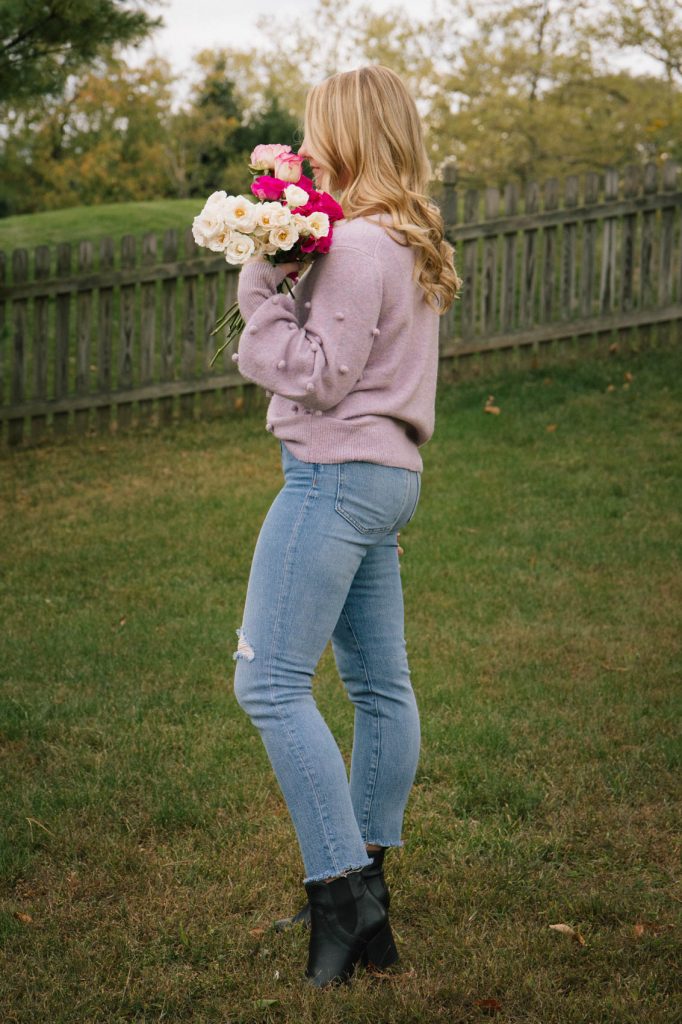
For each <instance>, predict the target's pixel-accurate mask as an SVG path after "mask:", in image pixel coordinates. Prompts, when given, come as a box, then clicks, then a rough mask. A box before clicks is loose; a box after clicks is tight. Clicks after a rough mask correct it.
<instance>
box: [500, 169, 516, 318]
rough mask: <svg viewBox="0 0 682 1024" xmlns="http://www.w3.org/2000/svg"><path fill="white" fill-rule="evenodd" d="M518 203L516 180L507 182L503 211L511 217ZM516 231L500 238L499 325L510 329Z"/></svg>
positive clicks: (508, 232) (513, 313)
mask: <svg viewBox="0 0 682 1024" xmlns="http://www.w3.org/2000/svg"><path fill="white" fill-rule="evenodd" d="M518 204H519V187H518V185H517V184H516V182H509V183H508V184H507V185H506V186H505V190H504V212H505V213H506V214H507V216H509V217H513V216H514V214H515V213H516V212H517V209H518ZM517 237H518V232H517V231H507V232H505V234H504V236H503V240H502V308H501V311H500V327H501V329H502V330H503V331H510V330H512V328H513V327H515V326H516V317H515V309H514V303H515V295H516V243H517Z"/></svg>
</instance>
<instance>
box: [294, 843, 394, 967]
mask: <svg viewBox="0 0 682 1024" xmlns="http://www.w3.org/2000/svg"><path fill="white" fill-rule="evenodd" d="M385 853H386V847H385V846H382V847H381V848H380V849H379V850H368V851H367V854H368V856H369V857H371V858H372V863H371V864H366V865H365V866H364V868H363V869H362V876H363V878H364V879H365V883H366V885H367V888H368V889H369V890H370V892H372V893H374V895H375V896H376V897H377V899H378V900H380V901H381V903H383V905H384V908H385V910H386V912H387V913H388V908H389V904H390V901H391V897H390V895H389V892H388V887H387V885H386V881H385V879H384V855H385ZM296 924H302V925H303V926H304V927H305V928H310V903H306V904H304V906H302V907H301V909H300V910H299V911H298V913H296V914H294V915H293V917H283V918H280V919H279V920H278V921H275V928H276V930H277V931H278V932H283V931H285V930H286V929H287V928H292V927H293V926H294V925H296ZM398 959H399V954H398V950H397V949H396V945H395V940H394V938H393V933H392V931H391V925H390V923H389V922H388V921H387V922H386V925H385V927H384V928H383V929H382V930H381V932H379V934H378V935H377V936H375V938H373V939H372V940H371V941H370V942H368V944H367V946H366V948H365V951H364V952H363V954H362V962H363V964H364V965H365V967H369V966H372V967H378V968H381V969H383V968H385V967H389V966H390V965H391V964H394V963H395V962H396V960H398Z"/></svg>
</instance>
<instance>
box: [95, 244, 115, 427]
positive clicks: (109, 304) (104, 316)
mask: <svg viewBox="0 0 682 1024" xmlns="http://www.w3.org/2000/svg"><path fill="white" fill-rule="evenodd" d="M113 265H114V240H113V239H112V238H103V239H102V240H101V242H100V245H99V267H100V271H101V272H102V273H103V274H106V272H107V270H110V269H111V268H112V267H113ZM97 298H98V306H99V314H98V325H97V327H98V330H97V389H98V391H99V392H100V394H104V395H108V394H109V392H110V391H111V388H112V379H111V368H112V339H113V333H114V289H113V288H112V287H107V288H100V289H99V292H98V296H97ZM96 409H97V429H98V430H100V431H101V432H102V433H108V432H109V430H110V428H111V412H112V405H111V401H109V400H107V401H105V402H103V403H102V404H101V405H97V406H96Z"/></svg>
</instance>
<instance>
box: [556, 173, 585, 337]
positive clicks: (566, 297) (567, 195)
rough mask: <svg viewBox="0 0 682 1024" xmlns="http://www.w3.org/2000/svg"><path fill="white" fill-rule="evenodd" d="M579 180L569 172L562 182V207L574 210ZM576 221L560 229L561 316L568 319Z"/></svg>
mask: <svg viewBox="0 0 682 1024" xmlns="http://www.w3.org/2000/svg"><path fill="white" fill-rule="evenodd" d="M579 186H580V180H579V178H578V176H577V174H570V175H569V176H568V177H567V178H566V180H565V182H564V209H566V210H574V209H575V208H576V207H577V205H578V192H579ZM577 232H578V222H577V221H570V220H569V221H566V222H565V223H564V225H563V227H562V230H561V307H560V308H561V316H562V317H563V319H564V320H570V319H571V317H572V316H573V314H574V312H575V283H576V276H577V275H576V251H577V244H576V243H577Z"/></svg>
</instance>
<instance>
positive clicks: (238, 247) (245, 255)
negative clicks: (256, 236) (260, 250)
mask: <svg viewBox="0 0 682 1024" xmlns="http://www.w3.org/2000/svg"><path fill="white" fill-rule="evenodd" d="M255 252H256V243H255V242H254V240H253V238H252V237H251V236H250V235H242V234H241V232H240V231H233V232H232V233H231V234H230V238H229V241H228V243H227V245H226V246H225V259H226V260H227V262H228V263H237V264H239V263H245V262H246V261H247V260H248V259H249V257H251V256H253V255H254V254H255Z"/></svg>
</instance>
